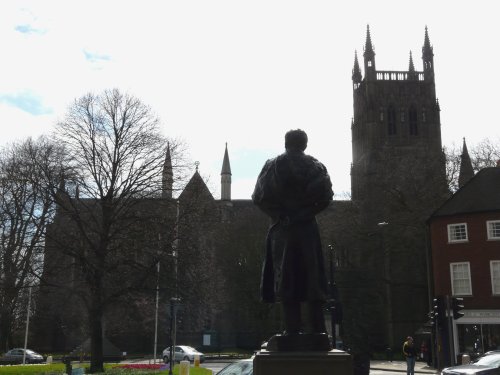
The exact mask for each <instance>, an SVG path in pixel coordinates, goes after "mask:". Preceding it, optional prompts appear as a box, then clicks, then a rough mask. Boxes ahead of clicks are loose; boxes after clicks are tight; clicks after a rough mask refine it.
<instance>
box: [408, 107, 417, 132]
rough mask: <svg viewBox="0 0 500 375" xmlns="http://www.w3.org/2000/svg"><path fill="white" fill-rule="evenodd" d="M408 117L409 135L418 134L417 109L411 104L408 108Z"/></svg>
mask: <svg viewBox="0 0 500 375" xmlns="http://www.w3.org/2000/svg"><path fill="white" fill-rule="evenodd" d="M408 119H409V121H410V135H418V122H417V110H416V109H415V107H413V106H412V107H411V108H410V112H409V114H408Z"/></svg>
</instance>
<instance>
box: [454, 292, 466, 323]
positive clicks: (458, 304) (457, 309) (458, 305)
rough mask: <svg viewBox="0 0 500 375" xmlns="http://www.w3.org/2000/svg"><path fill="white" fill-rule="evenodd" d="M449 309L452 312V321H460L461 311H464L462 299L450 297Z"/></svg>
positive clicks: (462, 314)
mask: <svg viewBox="0 0 500 375" xmlns="http://www.w3.org/2000/svg"><path fill="white" fill-rule="evenodd" d="M451 309H452V311H453V319H460V318H461V317H462V316H464V313H463V312H462V310H463V309H464V299H463V298H459V297H452V299H451Z"/></svg>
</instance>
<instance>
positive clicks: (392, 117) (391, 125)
mask: <svg viewBox="0 0 500 375" xmlns="http://www.w3.org/2000/svg"><path fill="white" fill-rule="evenodd" d="M387 134H389V135H395V134H396V111H395V110H394V107H393V106H392V105H391V106H390V107H389V108H387Z"/></svg>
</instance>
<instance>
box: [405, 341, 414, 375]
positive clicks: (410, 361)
mask: <svg viewBox="0 0 500 375" xmlns="http://www.w3.org/2000/svg"><path fill="white" fill-rule="evenodd" d="M403 354H404V356H405V358H406V375H415V354H416V351H415V346H414V345H413V338H412V337H411V336H408V337H407V338H406V341H405V342H404V344H403Z"/></svg>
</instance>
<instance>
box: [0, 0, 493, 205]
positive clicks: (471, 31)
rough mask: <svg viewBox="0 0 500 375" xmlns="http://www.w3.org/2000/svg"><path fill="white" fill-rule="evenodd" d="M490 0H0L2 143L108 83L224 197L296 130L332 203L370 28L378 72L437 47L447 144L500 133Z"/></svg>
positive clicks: (246, 182)
mask: <svg viewBox="0 0 500 375" xmlns="http://www.w3.org/2000/svg"><path fill="white" fill-rule="evenodd" d="M496 15H497V12H496V7H495V2H494V1H493V0H492V1H484V0H479V1H476V2H473V3H472V2H470V1H453V2H452V1H445V0H443V1H439V2H437V1H428V0H423V1H420V2H417V3H415V2H410V1H402V0H399V1H368V0H358V1H354V2H348V1H338V2H337V1H326V0H325V1H315V0H310V1H293V0H288V1H285V0H283V1H276V0H267V1H261V0H254V1H251V2H250V1H234V0H226V1H211V0H203V1H201V0H200V1H160V0H159V1H152V0H146V1H124V0H122V1H115V0H106V1H96V0H87V1H62V0H61V1H58V0H54V1H50V0H34V1H22V0H15V1H14V0H5V1H2V3H1V5H0V45H2V59H0V127H1V130H2V139H1V141H0V144H5V143H7V142H10V141H13V140H15V139H19V138H23V137H26V136H29V135H32V136H37V135H40V134H45V133H48V132H50V131H51V128H52V126H53V125H54V124H55V123H56V122H57V121H58V120H59V119H62V118H63V117H64V114H65V111H66V108H67V106H68V104H69V103H71V102H72V101H73V100H74V99H75V98H77V97H79V96H81V95H83V94H85V93H87V92H89V91H92V92H99V91H101V90H103V89H105V88H113V87H117V88H119V89H121V90H123V91H127V92H129V93H131V94H133V95H136V96H137V97H139V98H140V99H141V100H143V101H144V102H145V103H146V104H148V105H150V106H151V107H152V108H153V110H154V111H155V112H156V113H157V114H158V115H159V117H160V119H161V120H162V126H163V131H164V134H165V135H166V136H170V137H174V138H181V139H184V140H185V141H186V143H187V144H188V146H189V151H190V156H191V158H192V160H193V161H195V160H197V161H199V162H200V167H199V168H200V172H201V174H202V175H203V176H204V177H206V178H207V179H208V181H209V187H210V188H211V189H212V190H213V191H214V194H215V196H218V195H219V190H220V189H219V184H220V169H221V166H222V157H223V155H224V147H225V143H226V142H227V143H228V150H229V156H230V160H231V168H232V172H233V188H232V190H233V198H249V197H250V194H251V192H252V189H253V185H254V183H255V179H256V177H257V174H258V173H259V171H260V168H261V167H262V165H263V163H264V161H265V160H266V159H268V158H271V157H273V156H275V155H276V154H278V153H280V152H282V150H283V136H284V133H285V132H286V131H287V130H289V129H292V128H302V129H304V130H306V132H307V133H308V134H309V139H310V141H309V148H308V150H307V151H308V152H309V153H310V154H312V155H314V156H315V157H317V158H318V159H319V160H321V161H322V162H323V163H324V164H325V165H326V166H327V168H328V170H329V172H330V174H331V177H332V181H333V185H334V190H335V192H336V193H337V197H339V198H340V197H342V196H343V193H345V192H349V191H350V177H349V167H350V163H351V137H350V121H351V117H352V85H351V69H352V66H353V61H354V51H355V50H357V51H358V54H359V56H362V51H363V45H364V41H365V35H366V25H367V24H370V29H371V35H372V41H373V44H374V46H375V52H376V65H377V69H379V70H406V69H407V67H408V57H409V52H410V50H411V51H412V52H413V59H414V61H415V68H416V69H417V70H422V61H421V48H422V44H423V40H424V30H425V26H426V25H427V26H428V28H429V35H430V40H431V44H432V45H433V46H434V54H435V57H434V60H435V72H436V91H437V95H438V98H439V101H440V105H441V124H442V135H443V144H444V145H445V146H450V145H452V144H461V142H462V138H463V137H466V139H467V142H468V144H469V145H473V144H475V143H477V142H479V141H481V140H482V139H484V138H492V139H498V138H499V129H500V126H499V124H498V120H497V107H498V101H499V97H498V90H496V88H497V87H500V78H499V77H500V76H499V75H498V74H497V73H496V70H497V69H496V62H497V61H500V56H499V55H500V49H498V48H497V47H496V44H497V43H498V40H497V39H498V38H497V36H498V26H497V20H496Z"/></svg>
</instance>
